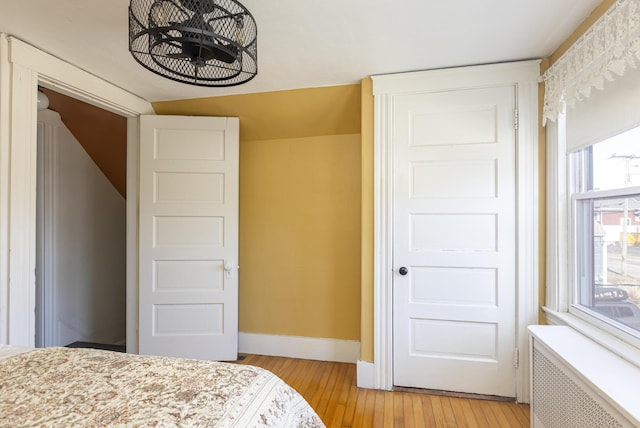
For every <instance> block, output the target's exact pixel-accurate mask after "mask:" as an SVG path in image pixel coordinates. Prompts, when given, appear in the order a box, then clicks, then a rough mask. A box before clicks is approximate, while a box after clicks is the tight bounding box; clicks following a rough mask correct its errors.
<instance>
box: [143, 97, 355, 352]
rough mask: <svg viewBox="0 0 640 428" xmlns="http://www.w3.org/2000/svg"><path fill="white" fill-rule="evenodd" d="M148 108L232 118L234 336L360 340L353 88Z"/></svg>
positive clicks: (171, 102) (165, 104) (232, 98)
mask: <svg viewBox="0 0 640 428" xmlns="http://www.w3.org/2000/svg"><path fill="white" fill-rule="evenodd" d="M153 107H154V109H155V111H156V113H157V114H173V115H196V116H203V115H208V116H232V117H239V118H240V260H239V265H240V271H239V290H240V291H239V293H240V294H239V328H240V331H241V332H244V333H258V334H271V335H285V336H303V337H316V338H331V339H344V340H359V339H360V283H361V280H360V262H361V260H360V228H361V222H360V203H361V197H360V188H361V173H360V168H361V155H360V120H361V115H360V85H345V86H335V87H326V88H311V89H299V90H293V91H278V92H268V93H257V94H248V95H236V96H224V97H214V98H203V99H195V100H179V101H169V102H160V103H154V104H153Z"/></svg>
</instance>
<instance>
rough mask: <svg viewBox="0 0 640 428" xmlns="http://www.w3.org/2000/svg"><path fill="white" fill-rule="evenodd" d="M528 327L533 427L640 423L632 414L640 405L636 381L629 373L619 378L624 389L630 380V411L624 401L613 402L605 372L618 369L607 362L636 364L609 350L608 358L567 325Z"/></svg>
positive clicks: (607, 427)
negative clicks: (633, 380)
mask: <svg viewBox="0 0 640 428" xmlns="http://www.w3.org/2000/svg"><path fill="white" fill-rule="evenodd" d="M529 330H530V332H531V342H530V343H531V349H530V352H531V361H532V363H531V376H532V382H531V426H532V427H534V428H590V427H593V428H626V427H638V426H640V420H638V419H637V415H634V414H633V413H634V412H635V411H637V410H638V406H640V400H639V399H638V397H640V384H636V385H635V386H634V385H633V382H628V381H629V379H622V380H621V382H622V383H621V388H622V391H626V388H627V387H629V386H630V387H632V388H633V390H632V391H629V392H630V393H631V394H632V397H630V398H631V400H629V403H631V404H632V405H633V404H634V403H635V409H630V410H632V412H631V413H629V412H628V411H627V410H626V409H625V407H624V406H625V403H624V402H622V403H618V402H616V397H615V395H616V394H609V393H610V392H611V391H613V389H612V388H615V385H616V381H615V379H611V378H607V376H608V375H607V374H606V373H607V372H609V373H611V376H617V375H619V374H620V371H619V370H617V369H616V368H613V369H612V368H611V364H612V363H614V364H616V363H618V362H620V363H622V367H623V369H624V370H627V369H629V370H634V366H632V365H630V364H627V363H626V362H624V361H623V360H622V359H620V358H619V357H617V356H615V355H612V354H611V355H609V356H608V358H611V361H603V359H604V357H605V356H607V354H606V352H607V351H605V350H603V349H601V347H600V346H599V345H597V344H595V343H593V342H591V341H590V340H588V339H587V338H585V337H584V336H582V335H580V334H579V333H577V332H575V331H573V330H571V329H570V328H569V327H565V326H534V327H530V328H529ZM591 348H593V349H591ZM598 348H600V349H598ZM596 351H597V352H596ZM618 360H619V361H618ZM627 366H628V367H627ZM598 367H599V369H598ZM624 370H623V371H622V373H623V374H624ZM635 371H637V372H640V368H638V367H635ZM592 375H593V376H592ZM635 375H638V373H635V374H634V376H635ZM607 389H609V391H607Z"/></svg>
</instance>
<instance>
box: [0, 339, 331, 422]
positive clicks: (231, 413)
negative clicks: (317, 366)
mask: <svg viewBox="0 0 640 428" xmlns="http://www.w3.org/2000/svg"><path fill="white" fill-rule="evenodd" d="M16 426H20V427H22V426H56V427H58V426H92V427H94V426H95V427H99V426H141V427H146V426H153V427H165V426H215V427H239V428H240V427H241V428H245V427H300V428H302V427H309V428H312V427H324V425H323V423H322V421H321V420H320V418H319V417H318V415H317V414H316V413H315V412H314V411H313V409H312V408H311V407H310V406H309V404H308V403H307V402H306V401H305V400H304V399H303V398H302V396H300V394H298V393H297V392H296V391H295V390H294V389H293V388H291V387H290V386H288V385H287V384H286V383H285V382H284V381H282V380H281V379H280V378H278V377H277V376H275V375H274V374H272V373H271V372H269V371H267V370H264V369H261V368H258V367H253V366H248V365H239V364H232V363H219V362H211V361H198V360H187V359H180V358H167V357H152V356H140V355H131V354H122V353H117V352H110V351H101V350H95V349H70V348H58V347H53V348H42V349H31V348H22V347H13V346H7V345H0V427H16Z"/></svg>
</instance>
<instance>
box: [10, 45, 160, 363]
mask: <svg viewBox="0 0 640 428" xmlns="http://www.w3.org/2000/svg"><path fill="white" fill-rule="evenodd" d="M38 85H41V86H43V87H47V88H50V89H53V90H55V91H57V92H60V93H63V94H65V95H68V96H71V97H74V98H77V99H79V100H82V101H84V102H87V103H89V104H92V105H95V106H97V107H100V108H103V109H105V110H108V111H111V112H113V113H116V114H119V115H121V116H124V117H127V351H129V352H134V353H137V342H138V340H137V307H138V294H137V293H138V283H137V277H138V268H137V252H138V251H137V247H138V244H137V239H138V238H137V236H138V232H137V221H138V219H137V210H138V207H137V205H138V194H137V188H138V116H139V115H141V114H153V113H154V111H153V107H152V106H151V104H150V103H149V102H147V101H145V100H143V99H142V98H139V97H137V96H135V95H133V94H131V93H129V92H127V91H124V90H123V89H121V88H119V87H117V86H115V85H113V84H111V83H109V82H107V81H105V80H102V79H100V78H98V77H96V76H94V75H92V74H89V73H87V72H86V71H84V70H81V69H80V68H78V67H76V66H73V65H71V64H69V63H67V62H65V61H62V60H61V59H59V58H56V57H54V56H52V55H50V54H48V53H45V52H43V51H41V50H39V49H37V48H34V47H33V46H30V45H28V44H27V43H24V42H22V41H21V40H19V39H16V38H14V37H11V36H8V35H6V34H0V129H1V130H2V131H1V132H0V153H11V157H10V158H7V157H4V158H3V156H1V155H0V158H3V159H2V160H1V161H0V162H1V163H0V213H1V215H0V254H2V258H1V259H0V314H3V316H2V317H0V343H8V344H12V345H24V346H34V345H35V311H34V310H35V239H36V220H35V214H36V176H37V166H36V152H37V150H36V148H37V134H36V123H37V104H36V103H37V101H36V100H37V90H38ZM5 231H7V233H5Z"/></svg>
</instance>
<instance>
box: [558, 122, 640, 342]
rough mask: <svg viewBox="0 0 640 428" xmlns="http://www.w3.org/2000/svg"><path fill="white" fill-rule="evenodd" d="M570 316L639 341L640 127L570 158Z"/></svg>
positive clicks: (584, 149) (588, 147) (577, 152)
mask: <svg viewBox="0 0 640 428" xmlns="http://www.w3.org/2000/svg"><path fill="white" fill-rule="evenodd" d="M569 177H570V193H571V194H570V199H571V210H570V212H571V218H570V222H571V224H572V239H571V247H572V248H573V251H571V253H572V254H573V266H574V269H573V273H572V274H571V275H570V276H572V277H573V278H572V279H573V281H572V282H573V289H572V296H571V299H570V303H571V305H570V312H574V313H579V314H581V315H583V316H586V317H587V318H589V319H590V320H591V321H593V322H595V323H605V324H609V325H611V326H613V327H615V328H618V329H619V330H621V331H623V332H625V333H627V334H631V335H633V336H636V337H640V221H639V220H640V218H639V217H640V216H638V213H640V127H637V128H634V129H631V130H630V131H627V132H624V133H621V134H619V135H617V136H615V137H611V138H608V139H606V140H604V141H601V142H598V143H595V144H592V145H589V146H587V147H585V148H582V149H579V150H576V151H574V152H572V153H571V154H570V159H569Z"/></svg>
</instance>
